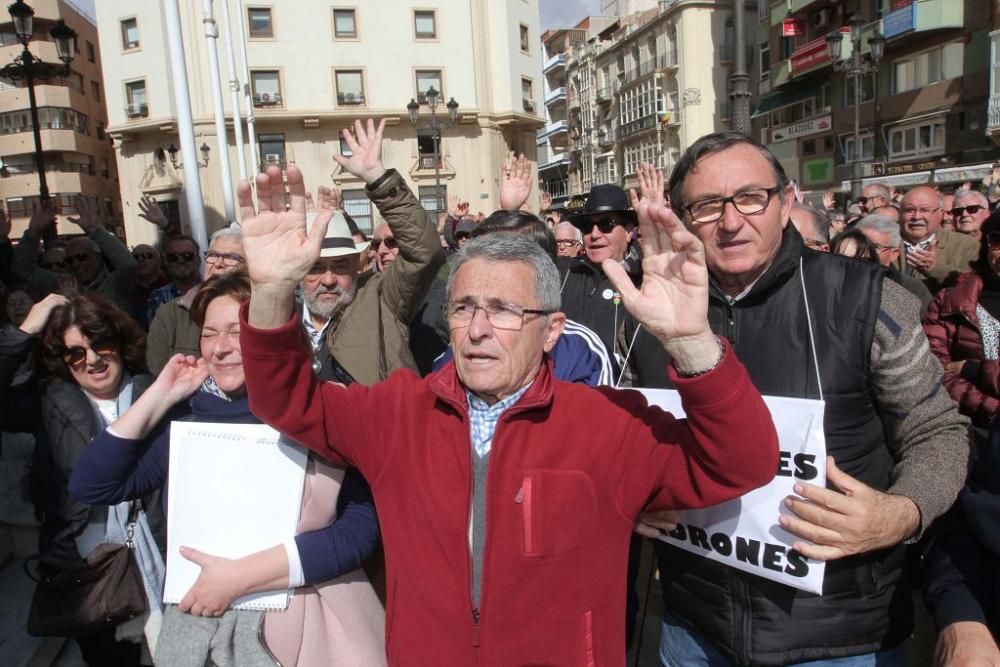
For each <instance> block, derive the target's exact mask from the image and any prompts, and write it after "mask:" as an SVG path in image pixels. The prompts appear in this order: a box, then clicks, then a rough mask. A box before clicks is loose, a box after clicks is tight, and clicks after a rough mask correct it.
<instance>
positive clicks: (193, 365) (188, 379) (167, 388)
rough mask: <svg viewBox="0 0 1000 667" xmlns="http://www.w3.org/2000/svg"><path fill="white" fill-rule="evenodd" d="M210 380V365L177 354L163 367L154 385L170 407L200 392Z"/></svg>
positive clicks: (200, 360)
mask: <svg viewBox="0 0 1000 667" xmlns="http://www.w3.org/2000/svg"><path fill="white" fill-rule="evenodd" d="M206 379H208V364H206V363H205V360H204V359H196V358H194V357H191V356H184V355H183V354H175V355H174V356H172V357H171V358H170V360H169V361H168V362H167V365H166V366H164V367H163V370H162V371H160V374H159V375H158V376H157V377H156V382H155V383H154V384H155V385H156V387H157V389H158V390H160V391H162V392H163V395H164V399H165V401H166V402H167V403H169V404H170V405H176V404H177V403H180V402H181V401H183V400H184V399H185V398H187V397H188V396H190V395H191V394H193V393H194V392H196V391H197V390H198V388H199V387H200V386H201V385H202V383H203V382H204V381H205V380H206Z"/></svg>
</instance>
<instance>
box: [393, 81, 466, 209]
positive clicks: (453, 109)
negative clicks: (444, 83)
mask: <svg viewBox="0 0 1000 667" xmlns="http://www.w3.org/2000/svg"><path fill="white" fill-rule="evenodd" d="M424 96H425V97H426V98H427V107H428V108H429V109H430V111H431V117H430V119H429V120H426V121H424V122H423V123H421V122H420V104H419V103H418V102H417V101H416V100H415V99H412V98H411V99H410V103H409V104H407V105H406V110H407V111H408V112H409V114H410V122H411V123H412V124H413V127H415V128H417V132H418V133H419V131H420V130H430V131H431V132H432V133H433V135H432V136H433V137H434V201H435V202H436V207H435V208H436V209H437V210H436V211H435V212H437V213H440V212H441V211H442V210H443V209H444V202H442V201H441V130H444V129H446V128H449V127H451V126H453V125H454V124H455V123H456V122H458V102H456V101H455V98H454V97H453V98H451V99H450V100H448V104H446V105H445V107H447V109H448V123H447V124H445V123H443V122H441V120H440V119H438V117H437V107H438V102H439V100H440V96H441V93H439V92H438V91H437V90H435V89H434V87H433V86H432V87H430V88H428V89H427V92H426V93H424Z"/></svg>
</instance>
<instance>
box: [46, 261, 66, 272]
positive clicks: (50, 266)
mask: <svg viewBox="0 0 1000 667" xmlns="http://www.w3.org/2000/svg"><path fill="white" fill-rule="evenodd" d="M41 266H42V268H43V269H45V270H47V271H55V270H56V269H64V268H66V262H42V264H41Z"/></svg>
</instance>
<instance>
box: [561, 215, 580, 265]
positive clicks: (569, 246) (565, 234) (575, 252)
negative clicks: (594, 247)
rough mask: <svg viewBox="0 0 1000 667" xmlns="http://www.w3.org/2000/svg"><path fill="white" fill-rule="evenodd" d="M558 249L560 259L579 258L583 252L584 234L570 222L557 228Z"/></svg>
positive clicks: (562, 223)
mask: <svg viewBox="0 0 1000 667" xmlns="http://www.w3.org/2000/svg"><path fill="white" fill-rule="evenodd" d="M554 231H555V235H556V248H557V249H558V251H559V256H560V257H570V258H573V257H579V256H580V253H582V252H583V232H581V231H580V230H579V229H578V228H576V227H574V226H573V225H572V224H571V223H569V222H560V223H558V224H557V225H556V226H555V230H554Z"/></svg>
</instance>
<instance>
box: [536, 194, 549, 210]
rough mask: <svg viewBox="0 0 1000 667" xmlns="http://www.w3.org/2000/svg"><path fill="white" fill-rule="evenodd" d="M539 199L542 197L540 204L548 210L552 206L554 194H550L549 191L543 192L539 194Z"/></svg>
mask: <svg viewBox="0 0 1000 667" xmlns="http://www.w3.org/2000/svg"><path fill="white" fill-rule="evenodd" d="M539 199H541V204H540V206H541V207H542V208H541V210H542V211H547V210H549V209H550V208H552V195H551V194H549V193H548V192H542V193H540V195H539Z"/></svg>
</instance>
